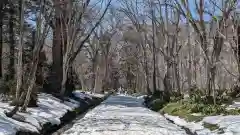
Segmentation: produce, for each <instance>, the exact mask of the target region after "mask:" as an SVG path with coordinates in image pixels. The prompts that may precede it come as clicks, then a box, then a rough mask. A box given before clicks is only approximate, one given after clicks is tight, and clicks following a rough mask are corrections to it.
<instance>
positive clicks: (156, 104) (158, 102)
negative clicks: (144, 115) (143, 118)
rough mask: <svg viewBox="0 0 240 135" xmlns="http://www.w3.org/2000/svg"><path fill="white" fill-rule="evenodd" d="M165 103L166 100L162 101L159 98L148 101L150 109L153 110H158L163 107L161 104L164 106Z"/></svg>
mask: <svg viewBox="0 0 240 135" xmlns="http://www.w3.org/2000/svg"><path fill="white" fill-rule="evenodd" d="M165 103H166V102H164V101H163V100H161V99H155V100H153V101H151V102H150V104H149V107H150V109H151V110H153V111H159V110H160V109H162V108H163V106H164V104H165Z"/></svg>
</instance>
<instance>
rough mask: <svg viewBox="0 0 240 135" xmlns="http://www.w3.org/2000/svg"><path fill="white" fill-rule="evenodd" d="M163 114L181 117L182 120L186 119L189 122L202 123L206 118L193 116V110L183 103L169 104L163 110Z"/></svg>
mask: <svg viewBox="0 0 240 135" xmlns="http://www.w3.org/2000/svg"><path fill="white" fill-rule="evenodd" d="M161 112H163V113H167V114H170V115H173V116H179V117H180V118H184V119H185V120H187V121H189V122H191V121H196V122H197V121H201V120H202V118H203V117H204V116H195V115H192V112H191V110H190V109H189V108H188V107H186V106H185V105H184V104H183V103H181V102H174V103H169V104H167V105H166V106H165V107H164V108H163V109H162V110H161Z"/></svg>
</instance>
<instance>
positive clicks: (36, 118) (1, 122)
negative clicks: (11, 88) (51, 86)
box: [0, 93, 91, 135]
mask: <svg viewBox="0 0 240 135" xmlns="http://www.w3.org/2000/svg"><path fill="white" fill-rule="evenodd" d="M81 96H83V97H88V98H89V97H91V96H90V95H87V94H81ZM37 104H38V107H34V108H28V109H27V112H26V113H20V112H18V113H17V116H18V117H21V118H22V119H23V120H24V122H19V121H17V120H14V119H12V118H8V117H6V115H5V114H4V111H9V110H11V109H12V108H13V107H12V106H9V103H2V102H0V135H15V134H16V132H17V131H19V130H21V131H30V132H36V133H38V132H39V131H40V130H41V129H42V126H43V125H44V124H46V123H51V124H52V125H59V124H61V121H60V118H61V117H62V116H64V115H65V114H66V113H67V111H73V110H74V109H76V108H78V107H79V106H80V104H79V102H78V101H75V100H73V99H68V100H67V101H65V102H61V101H60V99H58V98H55V97H53V96H52V95H50V94H45V93H41V94H39V95H38V103H37Z"/></svg>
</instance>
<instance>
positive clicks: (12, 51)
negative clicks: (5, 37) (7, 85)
mask: <svg viewBox="0 0 240 135" xmlns="http://www.w3.org/2000/svg"><path fill="white" fill-rule="evenodd" d="M9 14H10V18H9V41H10V47H9V50H10V54H9V64H8V73H7V77H6V81H9V80H13V78H14V74H15V68H14V64H15V48H14V47H15V39H14V37H15V35H14V14H15V11H14V7H13V5H12V4H10V9H9Z"/></svg>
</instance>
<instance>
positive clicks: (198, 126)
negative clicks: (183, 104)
mask: <svg viewBox="0 0 240 135" xmlns="http://www.w3.org/2000/svg"><path fill="white" fill-rule="evenodd" d="M164 116H165V117H166V118H168V119H169V120H172V121H173V122H174V123H175V124H177V125H179V126H183V127H185V128H188V129H190V130H191V132H192V133H196V134H197V135H220V134H221V135H239V134H240V128H239V126H240V116H234V115H228V116H222V115H219V116H207V117H204V119H203V120H202V121H201V122H187V121H185V120H184V119H182V118H179V117H178V116H171V115H168V114H164ZM203 122H206V123H209V124H217V125H219V128H220V129H222V130H223V131H224V133H220V132H219V130H215V131H210V130H209V129H207V128H205V127H204V126H202V124H203Z"/></svg>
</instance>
